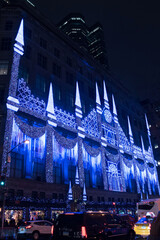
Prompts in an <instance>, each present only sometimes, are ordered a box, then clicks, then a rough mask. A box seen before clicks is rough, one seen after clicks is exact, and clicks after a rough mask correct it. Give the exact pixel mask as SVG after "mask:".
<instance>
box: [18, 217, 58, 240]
mask: <svg viewBox="0 0 160 240" xmlns="http://www.w3.org/2000/svg"><path fill="white" fill-rule="evenodd" d="M52 231H53V224H52V223H51V222H49V221H46V220H36V221H28V222H24V224H22V225H21V226H19V227H18V233H17V239H22V238H30V237H31V238H33V239H34V240H38V239H39V238H40V236H51V234H52Z"/></svg>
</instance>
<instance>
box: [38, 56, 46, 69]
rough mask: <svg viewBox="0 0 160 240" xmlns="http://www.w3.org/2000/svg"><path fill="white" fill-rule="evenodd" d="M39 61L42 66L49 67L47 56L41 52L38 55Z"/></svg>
mask: <svg viewBox="0 0 160 240" xmlns="http://www.w3.org/2000/svg"><path fill="white" fill-rule="evenodd" d="M37 63H38V65H39V66H40V67H42V68H44V69H47V58H46V57H45V56H43V55H42V54H40V53H38V56H37Z"/></svg>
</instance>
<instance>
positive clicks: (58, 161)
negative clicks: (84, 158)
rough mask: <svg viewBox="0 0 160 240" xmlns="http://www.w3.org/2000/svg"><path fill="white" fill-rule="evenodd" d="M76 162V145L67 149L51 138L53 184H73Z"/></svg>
mask: <svg viewBox="0 0 160 240" xmlns="http://www.w3.org/2000/svg"><path fill="white" fill-rule="evenodd" d="M77 161H78V144H77V143H76V145H75V146H74V147H73V148H71V149H67V148H65V147H63V146H62V145H61V144H59V143H58V142H57V140H56V139H55V137H54V136H53V178H54V180H53V182H55V183H65V184H68V183H69V181H70V180H71V181H72V182H73V183H74V180H75V176H76V166H77Z"/></svg>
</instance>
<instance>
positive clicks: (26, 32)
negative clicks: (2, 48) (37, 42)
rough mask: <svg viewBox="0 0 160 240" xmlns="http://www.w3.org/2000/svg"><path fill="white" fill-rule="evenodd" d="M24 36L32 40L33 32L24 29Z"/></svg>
mask: <svg viewBox="0 0 160 240" xmlns="http://www.w3.org/2000/svg"><path fill="white" fill-rule="evenodd" d="M24 36H25V37H27V38H29V39H31V38H32V30H31V29H29V28H27V27H24Z"/></svg>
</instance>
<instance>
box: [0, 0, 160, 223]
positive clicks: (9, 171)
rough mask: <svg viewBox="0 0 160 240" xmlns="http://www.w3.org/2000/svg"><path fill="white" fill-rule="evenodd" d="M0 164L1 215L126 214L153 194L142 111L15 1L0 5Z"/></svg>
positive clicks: (150, 154) (96, 67) (68, 41)
mask: <svg viewBox="0 0 160 240" xmlns="http://www.w3.org/2000/svg"><path fill="white" fill-rule="evenodd" d="M0 159H1V174H2V175H4V176H7V177H8V178H7V189H8V192H7V198H6V201H5V204H6V210H5V212H6V215H5V217H6V218H9V217H10V216H11V215H12V216H13V217H15V218H16V217H17V216H18V217H19V218H20V217H21V218H22V217H23V218H26V219H29V218H30V219H32V217H33V216H41V217H42V218H44V217H49V218H51V217H52V216H53V215H54V214H55V212H56V211H58V210H61V211H66V210H67V209H68V205H69V204H68V203H71V205H72V204H75V203H77V206H76V208H77V209H80V208H81V207H82V206H84V205H83V203H84V202H85V205H86V209H93V210H95V209H96V210H98V209H101V210H102V209H103V210H108V209H110V210H112V211H113V210H114V211H115V210H116V211H122V212H124V211H126V212H130V213H133V212H134V211H135V202H137V201H138V198H139V195H140V194H143V195H144V196H148V195H149V196H150V197H153V196H156V195H158V194H159V182H158V181H157V171H156V163H155V160H154V157H153V151H152V145H151V142H150V131H149V126H148V122H147V118H146V117H145V115H144V112H143V108H142V107H141V105H140V104H139V103H138V102H137V101H135V100H134V99H133V97H132V96H131V95H130V93H129V92H128V90H127V89H126V88H125V87H123V86H122V84H121V83H120V82H117V81H115V80H114V79H112V78H111V76H109V75H108V72H107V71H106V69H105V68H104V67H103V66H102V65H101V64H99V63H97V61H96V60H94V59H93V58H92V57H91V56H90V54H88V53H87V51H84V50H82V49H81V48H80V47H78V45H77V44H76V43H74V41H72V39H70V38H68V37H67V36H66V35H65V34H64V33H62V32H61V31H60V30H59V29H58V28H57V27H56V26H54V25H52V24H51V23H50V21H48V20H47V18H46V17H43V15H42V14H40V13H39V11H38V10H37V9H36V7H34V6H32V5H31V4H30V3H29V2H28V1H22V0H20V1H18V0H17V1H10V3H5V2H3V6H2V7H1V9H0ZM77 196H78V197H77ZM72 199H73V200H72ZM113 202H116V206H115V205H114V206H113V204H112V203H113Z"/></svg>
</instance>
